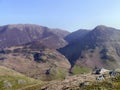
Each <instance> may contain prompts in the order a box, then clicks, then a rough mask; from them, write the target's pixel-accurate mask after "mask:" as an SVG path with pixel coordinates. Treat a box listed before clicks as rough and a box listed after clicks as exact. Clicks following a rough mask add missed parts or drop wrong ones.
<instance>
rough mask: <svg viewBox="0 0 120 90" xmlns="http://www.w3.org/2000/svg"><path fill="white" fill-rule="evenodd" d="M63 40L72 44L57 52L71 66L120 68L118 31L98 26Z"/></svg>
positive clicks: (119, 38)
mask: <svg viewBox="0 0 120 90" xmlns="http://www.w3.org/2000/svg"><path fill="white" fill-rule="evenodd" d="M71 37H72V38H71ZM65 38H66V40H67V41H69V42H72V43H69V44H68V45H67V46H65V47H64V48H61V49H59V50H58V51H60V52H61V53H62V54H63V55H65V56H66V57H67V58H68V60H69V61H70V63H71V65H72V66H74V65H78V66H83V67H86V66H87V67H92V68H94V67H96V66H97V67H104V68H118V67H120V30H118V29H115V28H112V27H107V26H103V25H100V26H97V27H96V28H94V29H93V30H90V31H86V30H85V31H83V30H81V31H80V30H79V31H76V32H74V33H71V34H70V35H68V36H66V37H65Z"/></svg>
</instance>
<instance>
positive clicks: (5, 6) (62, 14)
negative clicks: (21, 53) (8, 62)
mask: <svg viewBox="0 0 120 90" xmlns="http://www.w3.org/2000/svg"><path fill="white" fill-rule="evenodd" d="M119 9H120V1H119V0H116V1H113V0H98V1H95V0H84V1H82V0H71V1H70V0H58V1H56V0H34V1H30V0H20V1H17V0H0V11H2V13H1V15H0V16H1V17H0V20H1V22H0V26H1V25H6V24H38V25H42V26H47V27H50V28H60V29H65V30H68V31H75V30H78V29H81V28H83V29H93V28H94V27H96V26H97V25H106V26H110V27H114V28H118V29H120V12H119Z"/></svg>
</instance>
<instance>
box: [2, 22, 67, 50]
mask: <svg viewBox="0 0 120 90" xmlns="http://www.w3.org/2000/svg"><path fill="white" fill-rule="evenodd" d="M68 34H69V32H67V31H64V30H60V29H59V30H58V29H50V28H48V27H44V26H39V25H32V24H13V25H5V26H1V27H0V48H5V47H10V46H15V45H22V44H25V43H28V42H32V41H36V40H41V42H43V43H44V44H46V45H48V44H49V43H54V45H53V44H49V46H50V47H51V48H53V47H54V48H55V49H56V48H59V47H63V46H65V45H66V44H67V42H66V41H65V40H64V39H63V38H64V37H65V36H66V35H68Z"/></svg>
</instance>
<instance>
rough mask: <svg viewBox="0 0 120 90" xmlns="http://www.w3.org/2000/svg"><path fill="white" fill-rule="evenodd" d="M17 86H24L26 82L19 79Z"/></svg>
mask: <svg viewBox="0 0 120 90" xmlns="http://www.w3.org/2000/svg"><path fill="white" fill-rule="evenodd" d="M18 84H26V81H25V80H22V79H20V80H18Z"/></svg>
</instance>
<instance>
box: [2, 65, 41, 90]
mask: <svg viewBox="0 0 120 90" xmlns="http://www.w3.org/2000/svg"><path fill="white" fill-rule="evenodd" d="M20 80H22V82H21V83H19V81H20ZM8 83H10V84H11V86H12V87H8V88H7V87H6V86H5V84H6V85H7V84H8ZM40 84H42V82H41V81H37V80H34V79H32V78H29V77H26V76H24V75H22V74H20V73H18V72H16V71H14V70H11V69H8V68H6V67H3V66H0V90H16V89H19V90H25V89H24V87H26V89H27V87H29V86H31V85H32V87H34V86H36V85H39V86H40ZM20 88H21V89H20Z"/></svg>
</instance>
